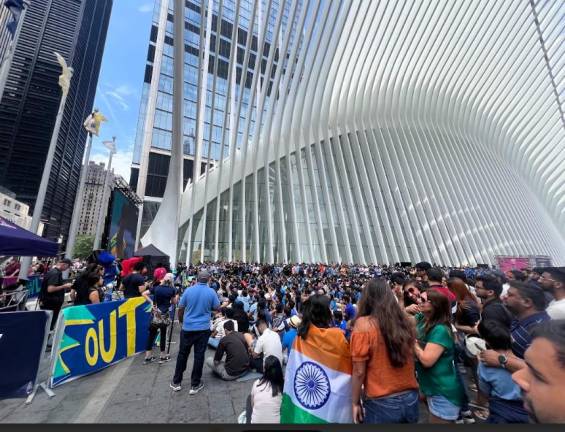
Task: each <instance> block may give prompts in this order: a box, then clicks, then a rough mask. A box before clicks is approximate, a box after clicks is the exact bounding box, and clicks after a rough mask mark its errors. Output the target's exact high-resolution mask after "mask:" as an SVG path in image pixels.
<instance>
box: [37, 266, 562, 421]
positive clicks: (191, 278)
mask: <svg viewBox="0 0 565 432" xmlns="http://www.w3.org/2000/svg"><path fill="white" fill-rule="evenodd" d="M70 266H72V263H71V262H70V261H68V260H62V261H60V262H59V263H57V264H56V265H54V266H53V267H52V268H51V269H50V270H49V271H47V272H46V273H45V276H44V279H43V285H42V295H41V296H40V305H41V307H42V308H44V309H50V310H53V312H54V313H55V314H56V313H58V311H59V310H60V308H61V306H62V304H63V300H62V297H61V295H64V293H65V291H70V293H71V294H70V297H71V301H72V302H74V304H90V303H99V302H101V301H104V299H105V298H107V295H106V293H105V291H104V286H105V281H104V274H105V269H104V267H102V266H100V265H99V264H96V263H95V264H89V265H88V266H86V267H84V269H83V270H82V271H81V272H79V273H78V275H77V277H76V278H75V279H74V282H73V283H71V282H69V281H67V280H66V279H64V278H63V276H62V274H63V272H65V270H67V269H68V268H69V267H70ZM126 273H127V274H125V273H124V272H122V274H121V275H120V276H118V281H117V284H116V287H117V288H118V289H119V291H120V292H121V293H122V294H121V295H122V296H123V298H131V297H138V296H143V297H145V298H146V299H147V300H148V301H149V302H151V304H152V305H153V313H152V322H151V325H150V328H149V332H148V338H147V346H146V353H145V360H144V362H145V363H152V362H154V361H159V362H160V363H164V362H167V361H169V360H171V357H170V355H169V352H168V346H167V342H168V341H170V338H171V331H170V330H171V326H172V323H173V322H174V320H175V318H178V321H179V323H180V326H181V329H180V339H179V341H180V342H179V346H178V354H177V358H176V366H175V372H174V376H173V377H172V379H171V382H170V387H171V389H172V390H173V391H175V392H178V391H181V390H182V383H183V377H184V373H185V370H186V368H187V364H188V359H189V356H190V353H191V352H193V356H194V361H193V366H192V371H191V376H190V386H189V391H188V392H189V394H190V395H196V394H197V393H199V392H200V391H201V390H202V389H203V388H204V381H203V380H202V375H203V370H204V367H205V366H206V367H207V368H209V369H210V371H211V372H212V373H213V375H214V376H215V377H216V379H219V380H226V381H233V380H237V379H239V378H241V377H243V376H245V375H247V374H249V373H250V371H253V372H255V373H257V374H258V375H257V376H260V378H259V379H257V381H255V382H254V384H253V386H252V390H251V394H250V396H249V398H248V400H247V410H246V414H245V415H244V416H243V417H245V418H246V421H247V422H251V423H279V422H281V421H282V422H289V423H290V422H299V420H300V419H297V418H291V417H285V416H281V409H282V408H281V406H282V405H283V388H284V385H285V380H288V379H289V377H288V373H289V372H288V371H289V368H288V367H287V366H288V365H287V363H288V362H289V361H290V360H289V358H290V357H291V353H292V351H293V349H296V348H297V346H299V345H300V344H301V343H304V341H306V340H307V338H309V341H310V343H309V347H310V348H308V349H310V350H312V349H314V350H315V349H316V346H318V347H321V346H323V345H324V344H325V341H326V340H328V341H329V340H330V339H331V343H333V344H337V345H335V346H336V350H335V353H334V354H333V356H334V357H336V356H337V358H336V359H334V361H336V362H338V363H339V364H340V365H341V367H343V368H345V369H346V370H349V369H350V371H351V386H350V389H349V390H350V399H351V400H350V404H349V405H348V406H344V405H341V406H339V407H338V408H337V409H339V410H343V412H342V413H341V414H342V415H341V417H339V418H343V419H351V421H352V422H354V423H366V424H374V423H416V422H418V421H422V420H423V421H426V420H427V421H429V422H431V423H451V422H455V423H474V422H476V421H477V420H480V421H486V422H488V423H528V422H532V421H536V422H543V423H552V422H565V414H564V413H565V402H564V401H563V399H562V398H560V397H559V395H560V391H562V390H565V268H558V267H551V268H534V269H525V270H520V271H519V270H513V271H509V272H506V273H503V272H501V271H499V270H496V269H476V268H464V269H461V268H445V267H437V266H433V265H431V264H430V263H427V262H420V263H418V264H416V265H415V266H413V267H402V266H400V265H396V266H380V265H372V266H357V265H324V264H311V265H309V264H289V265H258V264H245V263H239V262H234V263H204V264H200V265H195V266H194V265H191V266H189V267H183V266H179V267H178V268H176V269H174V271H171V270H170V269H169V268H166V266H157V268H156V269H154V271H152V272H151V273H150V272H149V269H148V266H147V265H146V264H145V263H144V262H142V261H141V262H138V263H136V264H135V265H134V266H133V268H132V269H130V270H129V271H128V272H126ZM54 322H55V320H54ZM158 335H159V349H160V355H159V357H155V356H154V355H153V347H154V344H155V341H156V338H157V336H158ZM312 338H314V339H312ZM313 340H314V341H315V343H313V342H312V341H313ZM336 341H337V342H336ZM169 347H170V345H169ZM312 347H314V348H312ZM208 349H212V350H215V353H214V355H213V356H210V357H209V358H206V352H207V350H208ZM314 354H315V353H314ZM423 407H425V410H424V411H422V408H423Z"/></svg>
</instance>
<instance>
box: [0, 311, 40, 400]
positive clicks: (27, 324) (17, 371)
mask: <svg viewBox="0 0 565 432" xmlns="http://www.w3.org/2000/svg"><path fill="white" fill-rule="evenodd" d="M48 317H49V314H48V313H47V312H45V311H35V312H4V313H0V368H1V371H2V372H1V374H0V398H16V397H27V396H28V395H29V394H30V393H31V392H32V391H33V389H34V386H35V381H36V378H37V373H38V371H39V363H40V361H41V354H42V352H43V349H44V343H45V338H46V336H47V332H48Z"/></svg>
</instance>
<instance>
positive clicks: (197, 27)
mask: <svg viewBox="0 0 565 432" xmlns="http://www.w3.org/2000/svg"><path fill="white" fill-rule="evenodd" d="M297 3H298V5H301V4H302V1H301V0H300V1H298V2H297ZM210 4H211V5H212V10H211V13H210V14H206V13H204V14H203V13H202V10H203V9H204V10H207V7H208V5H210ZM237 5H239V10H238V11H236V7H237ZM173 7H174V6H173V1H168V2H167V1H162V0H156V1H155V6H154V12H153V24H152V27H151V35H150V42H149V48H148V53H147V64H146V68H145V79H144V83H143V91H142V101H141V107H140V111H139V120H138V127H137V137H136V142H135V148H134V156H133V162H132V170H131V178H130V185H131V186H132V188H133V189H134V190H135V191H136V193H137V194H138V195H139V196H140V197H141V198H142V199H143V200H144V205H143V217H142V221H141V235H143V234H144V233H145V232H146V230H147V228H148V227H149V225H150V224H151V222H152V221H153V219H154V217H155V215H156V213H157V211H158V209H159V203H160V202H161V199H162V198H163V194H164V191H165V185H166V182H167V175H168V170H169V160H170V154H171V140H172V109H173V96H172V93H173V43H174V39H173V17H174V10H173ZM255 7H256V8H257V14H255V15H256V18H255V19H254V23H253V28H252V31H251V33H252V36H251V37H250V47H249V49H247V48H246V42H247V37H248V32H249V28H250V23H251V17H252V15H253V9H254V8H255ZM281 7H282V8H283V9H282V10H280V9H281ZM290 7H291V2H289V1H286V2H284V1H279V0H274V1H268V0H261V1H259V2H256V1H253V0H239V1H238V0H213V1H208V0H206V1H200V0H186V2H185V15H184V18H185V40H184V43H185V53H186V55H185V66H184V71H185V75H184V80H185V94H184V143H183V144H184V186H186V185H187V182H188V179H191V178H192V175H193V171H194V163H195V160H199V161H202V162H201V170H200V173H204V172H205V169H206V165H207V164H210V165H212V166H213V165H215V164H216V163H217V162H218V161H219V160H221V159H224V158H226V157H228V155H229V151H230V143H229V140H228V139H227V136H229V134H230V128H229V124H227V123H228V116H229V113H230V112H233V111H235V108H233V107H230V106H229V103H228V98H227V94H228V87H229V86H230V82H229V81H228V75H229V72H230V71H229V67H230V64H231V65H233V67H234V73H233V74H232V75H233V78H232V83H231V85H233V91H234V92H235V93H237V94H238V95H240V94H242V96H243V101H242V108H241V110H242V112H246V111H247V110H248V108H249V109H250V104H249V98H250V94H251V91H250V90H251V84H252V82H253V76H254V75H255V73H256V71H257V70H258V69H259V67H260V68H261V76H262V80H264V74H265V66H266V63H267V58H268V55H269V52H270V47H271V44H272V40H273V31H274V25H275V22H276V18H277V16H278V15H279V11H280V12H281V14H282V16H283V20H284V22H285V25H286V19H287V16H288V14H289V11H290ZM236 15H237V17H236ZM236 18H237V28H236V31H235V32H234V24H235V21H236ZM259 19H264V20H265V21H266V22H268V25H267V26H266V27H265V28H266V30H267V32H266V34H265V41H266V42H265V44H264V50H263V52H262V57H260V59H258V54H257V53H258V38H259V37H260V36H261V35H260V29H261V28H263V26H261V25H259ZM234 34H235V38H234ZM233 43H235V44H237V51H236V59H235V60H236V61H234V62H232V63H230V55H231V52H230V51H231V49H232V44H233ZM206 44H207V45H208V47H207V48H206V49H202V48H203V46H204V45H206ZM246 53H247V55H248V56H249V60H248V66H249V67H245V70H246V76H247V79H246V81H245V83H244V85H243V86H242V85H240V81H241V76H242V74H243V70H244V66H243V64H244V60H245V55H246ZM201 59H205V62H206V63H205V64H204V63H201V62H200V60H201ZM275 65H278V53H277V58H276V60H275ZM275 67H276V66H275ZM204 69H205V70H206V71H207V73H205V74H201V73H200V71H201V70H204ZM257 85H258V86H260V85H261V84H260V83H258V84H257ZM242 87H243V88H244V90H243V92H241V88H242ZM201 94H202V97H200V96H201ZM269 95H270V91H269ZM199 100H202V101H204V100H205V101H206V102H205V107H204V106H202V107H200V106H199V104H198V101H199ZM251 105H253V103H252V104H251ZM199 110H200V112H201V114H200V115H199ZM242 115H243V114H242ZM254 116H255V114H253V118H252V119H251V122H250V125H249V136H251V137H252V136H253V133H254V130H255V121H254ZM232 121H233V120H232ZM224 125H226V127H225V128H223V126H224ZM244 133H245V122H244V121H241V122H240V123H239V127H238V134H237V138H236V140H237V143H236V146H237V147H239V146H240V145H241V140H242V138H243V135H244ZM199 142H200V143H201V145H200V146H198V143H199ZM222 143H223V145H222ZM198 147H201V151H200V152H197V148H198Z"/></svg>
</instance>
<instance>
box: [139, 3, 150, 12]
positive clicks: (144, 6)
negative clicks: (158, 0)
mask: <svg viewBox="0 0 565 432" xmlns="http://www.w3.org/2000/svg"><path fill="white" fill-rule="evenodd" d="M137 11H138V12H141V13H149V12H153V3H144V4H142V5H141V6H139V7H138V8H137Z"/></svg>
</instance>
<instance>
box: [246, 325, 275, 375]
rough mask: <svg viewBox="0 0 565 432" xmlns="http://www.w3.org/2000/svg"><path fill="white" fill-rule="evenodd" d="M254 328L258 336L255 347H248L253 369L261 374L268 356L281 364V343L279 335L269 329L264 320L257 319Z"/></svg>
mask: <svg viewBox="0 0 565 432" xmlns="http://www.w3.org/2000/svg"><path fill="white" fill-rule="evenodd" d="M256 327H257V331H258V332H259V335H260V336H259V337H258V338H257V341H256V342H255V346H254V347H249V350H250V353H251V355H252V356H253V368H254V369H256V370H257V372H259V373H261V372H263V364H264V360H265V359H266V358H267V357H268V356H270V355H273V356H275V357H276V358H278V359H279V361H280V362H281V364H282V361H283V355H282V343H281V338H280V337H279V335H278V334H277V333H275V332H274V331H272V330H271V329H270V328H269V326H268V325H267V322H266V321H265V320H264V319H259V320H258V321H257V324H256Z"/></svg>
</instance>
